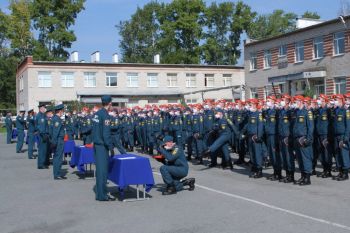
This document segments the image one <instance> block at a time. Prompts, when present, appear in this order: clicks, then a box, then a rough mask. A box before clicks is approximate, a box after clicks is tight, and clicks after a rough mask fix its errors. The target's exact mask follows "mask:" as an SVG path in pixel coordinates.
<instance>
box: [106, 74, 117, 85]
mask: <svg viewBox="0 0 350 233" xmlns="http://www.w3.org/2000/svg"><path fill="white" fill-rule="evenodd" d="M116 86H118V73H109V72H108V73H106V87H116Z"/></svg>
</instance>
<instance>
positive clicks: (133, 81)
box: [127, 73, 139, 87]
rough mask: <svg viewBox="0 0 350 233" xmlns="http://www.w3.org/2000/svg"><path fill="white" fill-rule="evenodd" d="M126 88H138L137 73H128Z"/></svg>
mask: <svg viewBox="0 0 350 233" xmlns="http://www.w3.org/2000/svg"><path fill="white" fill-rule="evenodd" d="M127 79H128V87H138V86H139V76H138V73H128V74H127Z"/></svg>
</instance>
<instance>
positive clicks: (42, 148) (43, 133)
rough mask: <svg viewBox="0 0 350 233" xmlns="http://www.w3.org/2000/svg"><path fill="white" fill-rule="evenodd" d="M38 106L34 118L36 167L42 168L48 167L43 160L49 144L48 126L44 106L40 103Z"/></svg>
mask: <svg viewBox="0 0 350 233" xmlns="http://www.w3.org/2000/svg"><path fill="white" fill-rule="evenodd" d="M38 107H39V113H38V114H37V115H36V119H35V127H36V131H37V132H38V134H39V151H38V169H44V168H48V166H47V165H46V164H45V161H46V154H47V151H48V145H49V126H48V123H47V118H46V116H45V112H46V106H45V105H44V104H40V105H39V106H38Z"/></svg>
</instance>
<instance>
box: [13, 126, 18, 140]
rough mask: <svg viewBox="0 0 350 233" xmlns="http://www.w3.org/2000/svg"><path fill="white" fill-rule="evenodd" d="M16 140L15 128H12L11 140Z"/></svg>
mask: <svg viewBox="0 0 350 233" xmlns="http://www.w3.org/2000/svg"><path fill="white" fill-rule="evenodd" d="M16 138H17V128H13V129H12V139H16Z"/></svg>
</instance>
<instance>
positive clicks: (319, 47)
mask: <svg viewBox="0 0 350 233" xmlns="http://www.w3.org/2000/svg"><path fill="white" fill-rule="evenodd" d="M322 57H323V37H322V36H320V37H316V38H315V39H314V59H317V58H322Z"/></svg>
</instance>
